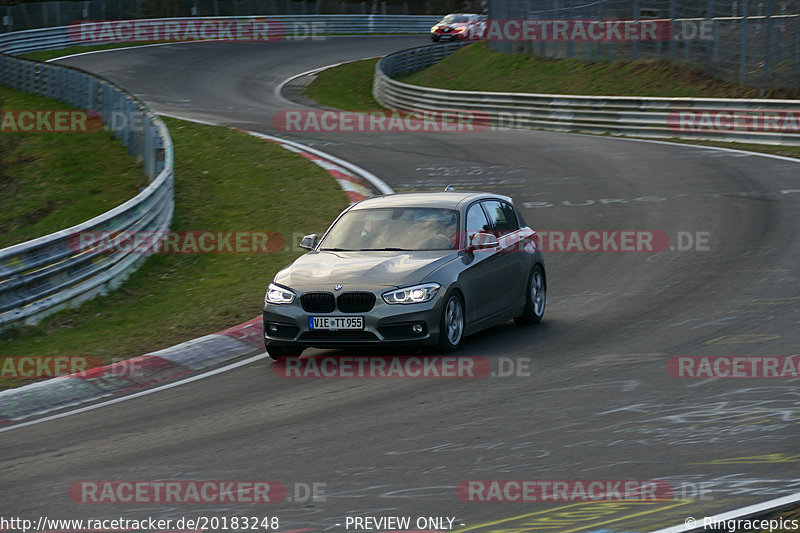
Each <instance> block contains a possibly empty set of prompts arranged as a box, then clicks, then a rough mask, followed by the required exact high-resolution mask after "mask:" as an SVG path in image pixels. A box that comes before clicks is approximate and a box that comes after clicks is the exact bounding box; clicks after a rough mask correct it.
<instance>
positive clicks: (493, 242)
mask: <svg viewBox="0 0 800 533" xmlns="http://www.w3.org/2000/svg"><path fill="white" fill-rule="evenodd" d="M499 245H500V243H499V242H498V241H497V237H495V236H494V235H492V234H491V233H485V232H482V231H481V232H478V233H476V234H475V235H473V236H472V241H471V242H470V250H486V249H489V248H497V247H498V246H499Z"/></svg>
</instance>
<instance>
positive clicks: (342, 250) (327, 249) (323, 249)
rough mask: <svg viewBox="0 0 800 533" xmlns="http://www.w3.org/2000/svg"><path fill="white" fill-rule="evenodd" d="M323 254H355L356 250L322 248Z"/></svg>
mask: <svg viewBox="0 0 800 533" xmlns="http://www.w3.org/2000/svg"><path fill="white" fill-rule="evenodd" d="M319 250H320V251H321V252H355V250H348V249H346V248H320V249H319Z"/></svg>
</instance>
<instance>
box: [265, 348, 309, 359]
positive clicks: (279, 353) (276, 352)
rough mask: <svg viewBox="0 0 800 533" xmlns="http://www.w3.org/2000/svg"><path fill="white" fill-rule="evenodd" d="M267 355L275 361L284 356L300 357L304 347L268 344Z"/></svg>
mask: <svg viewBox="0 0 800 533" xmlns="http://www.w3.org/2000/svg"><path fill="white" fill-rule="evenodd" d="M266 348H267V355H269V356H270V357H271V358H272V360H273V361H277V360H278V359H280V358H282V357H300V354H301V353H303V348H301V347H300V346H267V347H266Z"/></svg>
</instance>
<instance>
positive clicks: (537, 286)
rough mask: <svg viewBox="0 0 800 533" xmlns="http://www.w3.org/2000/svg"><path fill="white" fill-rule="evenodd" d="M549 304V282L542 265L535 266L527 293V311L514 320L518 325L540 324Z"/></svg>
mask: <svg viewBox="0 0 800 533" xmlns="http://www.w3.org/2000/svg"><path fill="white" fill-rule="evenodd" d="M546 303H547V280H546V279H545V276H544V269H543V268H542V266H541V265H534V266H533V270H531V276H530V279H528V288H527V291H526V293H525V310H524V311H523V312H522V314H521V315H520V316H518V317H517V318H515V319H514V322H516V323H517V324H538V323H539V322H541V321H542V317H543V316H544V307H545V304H546Z"/></svg>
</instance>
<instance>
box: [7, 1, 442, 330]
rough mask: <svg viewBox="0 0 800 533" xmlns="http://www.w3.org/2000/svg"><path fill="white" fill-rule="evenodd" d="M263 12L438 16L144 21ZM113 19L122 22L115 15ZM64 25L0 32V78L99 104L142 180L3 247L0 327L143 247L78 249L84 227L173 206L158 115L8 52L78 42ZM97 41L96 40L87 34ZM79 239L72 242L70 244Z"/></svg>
mask: <svg viewBox="0 0 800 533" xmlns="http://www.w3.org/2000/svg"><path fill="white" fill-rule="evenodd" d="M227 19H230V20H236V21H239V22H241V21H246V20H252V19H256V20H259V21H264V20H266V21H267V22H268V23H272V22H273V21H274V22H276V24H271V25H270V27H271V28H272V31H273V32H274V33H273V34H270V35H275V36H276V37H281V38H284V37H285V38H290V39H298V38H309V37H313V36H314V35H315V34H316V35H336V34H367V33H426V32H428V30H429V29H430V26H431V25H432V24H433V23H435V22H436V21H437V20H439V18H438V17H436V16H426V15H421V16H414V15H408V16H406V15H397V16H395V15H388V16H387V15H367V14H364V15H291V16H270V17H214V18H213V19H204V18H197V17H192V18H185V19H177V18H173V19H147V20H146V21H140V22H147V23H159V22H170V23H185V24H188V23H190V22H193V23H195V24H202V22H203V21H206V20H227ZM118 22H119V21H118ZM69 30H70V27H69V26H60V27H54V28H42V29H34V30H25V31H18V32H11V33H5V34H2V35H0V83H3V84H5V85H8V86H10V87H12V88H14V89H17V90H21V91H24V92H29V93H35V94H39V95H42V96H46V97H49V98H53V99H56V100H59V101H62V102H64V103H66V104H69V105H71V106H73V107H76V108H78V109H82V110H85V111H96V112H97V113H98V114H99V115H100V116H101V117H102V120H103V124H106V125H108V126H109V129H110V130H111V131H112V132H113V133H114V135H115V136H116V137H117V138H119V139H120V140H121V142H122V144H123V145H124V146H127V147H128V153H129V154H130V155H132V156H136V157H138V158H140V159H141V160H142V162H143V166H144V170H145V172H146V174H147V176H148V178H149V180H150V181H149V185H148V186H147V187H146V188H145V189H144V190H142V191H141V192H140V193H139V194H138V195H137V196H136V197H134V198H132V199H130V200H128V201H127V202H125V203H123V204H122V205H120V206H118V207H116V208H114V209H112V210H111V211H108V212H106V213H103V214H102V215H100V216H97V217H95V218H93V219H91V220H88V221H86V222H84V223H82V224H78V225H76V226H73V227H71V228H66V229H64V230H61V231H58V232H55V233H52V234H50V235H46V236H43V237H39V238H37V239H33V240H30V241H27V242H24V243H20V244H16V245H14V246H10V247H8V248H4V249H1V250H0V330H2V329H4V328H7V327H9V326H11V325H16V324H30V323H36V322H37V321H39V320H40V319H41V318H43V317H44V316H46V315H48V314H50V313H53V312H56V311H58V310H60V309H63V308H66V307H72V306H76V305H78V304H79V303H81V302H83V301H85V300H88V299H90V298H92V297H94V296H96V295H97V294H100V293H103V292H106V291H107V290H109V289H113V288H115V287H116V286H118V285H119V284H120V283H122V281H124V280H125V278H127V277H128V276H129V275H130V274H131V273H132V272H133V271H135V270H136V269H137V268H138V267H139V265H140V264H141V263H142V262H143V260H144V259H145V258H146V257H147V256H148V254H147V253H144V252H143V250H145V249H146V247H147V246H148V243H146V242H143V243H138V248H137V246H136V245H134V246H132V247H131V250H130V251H128V252H123V251H115V252H114V253H107V252H104V251H102V250H100V249H99V248H100V246H102V245H101V244H99V245H97V246H95V247H94V248H91V247H90V248H88V249H83V247H82V246H80V242H79V240H78V236H79V235H80V234H81V233H88V232H94V233H95V234H96V233H97V232H108V234H110V235H113V234H117V233H120V232H147V233H149V232H158V231H164V230H167V229H168V228H169V225H170V222H171V220H172V211H173V206H174V202H173V148H172V140H171V138H170V136H169V132H168V131H167V128H166V126H165V125H164V122H163V121H162V120H161V119H160V118H159V117H158V115H156V114H155V112H154V111H153V110H152V109H150V107H149V106H147V104H145V103H144V102H142V101H141V100H139V99H137V98H136V97H134V96H133V95H131V94H130V93H128V92H127V91H125V90H124V89H123V88H122V87H120V86H118V85H116V84H114V83H112V82H111V81H109V80H106V79H103V78H101V77H99V76H95V75H93V74H90V73H88V72H84V71H81V70H79V69H74V68H69V67H64V66H60V65H54V64H47V63H40V62H38V61H31V60H26V59H20V58H16V57H13V56H14V55H18V54H22V53H25V52H30V51H35V50H49V49H56V48H63V47H65V46H69V45H74V44H81V43H79V42H76V41H75V34H74V32H73V33H71V32H70V31H69ZM85 44H99V43H85ZM76 243H77V245H76Z"/></svg>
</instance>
